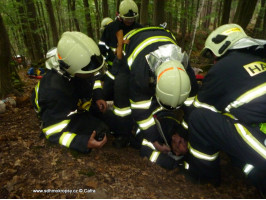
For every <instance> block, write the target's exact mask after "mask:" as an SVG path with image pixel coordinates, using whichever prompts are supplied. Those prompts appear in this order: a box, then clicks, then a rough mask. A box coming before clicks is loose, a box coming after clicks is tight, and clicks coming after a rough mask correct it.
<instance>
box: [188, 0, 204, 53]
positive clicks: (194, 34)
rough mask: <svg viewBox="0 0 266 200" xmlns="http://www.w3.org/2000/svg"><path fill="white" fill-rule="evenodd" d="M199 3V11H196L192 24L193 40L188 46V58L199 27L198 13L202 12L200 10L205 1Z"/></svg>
mask: <svg viewBox="0 0 266 200" xmlns="http://www.w3.org/2000/svg"><path fill="white" fill-rule="evenodd" d="M199 2H200V4H199V9H198V11H197V18H196V20H195V23H194V31H193V38H192V42H191V45H190V50H189V53H188V56H189V57H190V55H191V52H192V49H193V45H194V41H195V36H196V32H197V29H198V26H199V21H200V13H201V12H202V9H203V7H204V3H205V0H201V1H199Z"/></svg>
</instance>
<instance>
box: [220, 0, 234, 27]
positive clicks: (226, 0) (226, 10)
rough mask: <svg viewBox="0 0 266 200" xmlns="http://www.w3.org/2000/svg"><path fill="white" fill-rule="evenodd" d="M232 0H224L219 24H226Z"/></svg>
mask: <svg viewBox="0 0 266 200" xmlns="http://www.w3.org/2000/svg"><path fill="white" fill-rule="evenodd" d="M231 3H232V0H224V5H223V14H222V21H221V24H228V22H229V18H230V10H231Z"/></svg>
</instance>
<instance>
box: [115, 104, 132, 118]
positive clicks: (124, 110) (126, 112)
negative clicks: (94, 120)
mask: <svg viewBox="0 0 266 200" xmlns="http://www.w3.org/2000/svg"><path fill="white" fill-rule="evenodd" d="M114 114H115V115H117V116H119V117H125V116H127V115H130V114H131V109H130V107H126V108H118V107H116V106H114Z"/></svg>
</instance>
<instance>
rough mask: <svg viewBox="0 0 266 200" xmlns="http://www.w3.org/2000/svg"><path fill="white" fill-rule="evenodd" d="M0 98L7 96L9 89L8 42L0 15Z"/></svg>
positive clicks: (9, 55)
mask: <svg viewBox="0 0 266 200" xmlns="http://www.w3.org/2000/svg"><path fill="white" fill-rule="evenodd" d="M0 27H1V28H0V35H1V37H0V98H1V99H2V98H3V97H4V96H5V95H7V94H8V93H9V92H10V90H11V89H12V87H11V69H10V61H11V50H10V41H9V37H8V34H7V31H6V27H5V24H4V22H3V18H2V15H1V13H0Z"/></svg>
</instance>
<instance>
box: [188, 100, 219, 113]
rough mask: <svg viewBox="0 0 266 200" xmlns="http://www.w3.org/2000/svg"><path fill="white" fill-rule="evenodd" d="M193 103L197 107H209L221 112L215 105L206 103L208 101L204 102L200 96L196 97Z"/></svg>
mask: <svg viewBox="0 0 266 200" xmlns="http://www.w3.org/2000/svg"><path fill="white" fill-rule="evenodd" d="M193 105H194V106H195V107H197V108H206V109H209V110H211V111H213V112H220V111H218V110H217V109H216V108H215V107H214V106H211V105H209V104H206V103H202V102H200V101H199V100H198V96H196V97H195V100H194V102H193Z"/></svg>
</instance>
